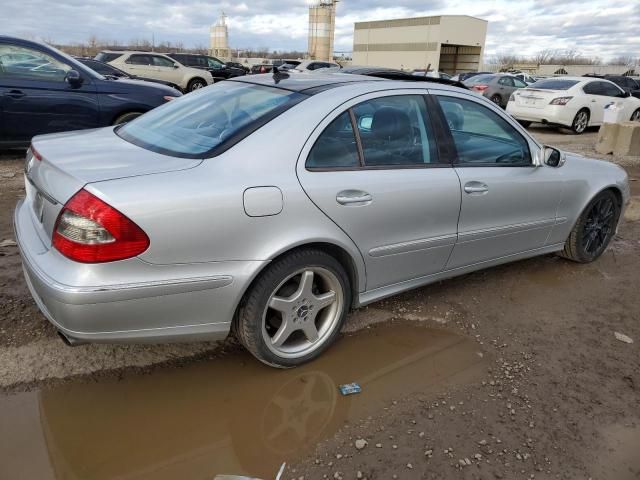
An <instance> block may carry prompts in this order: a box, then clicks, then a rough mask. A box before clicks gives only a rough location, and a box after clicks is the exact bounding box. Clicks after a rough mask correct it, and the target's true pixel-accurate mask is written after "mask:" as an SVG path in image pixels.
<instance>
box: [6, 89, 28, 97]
mask: <svg viewBox="0 0 640 480" xmlns="http://www.w3.org/2000/svg"><path fill="white" fill-rule="evenodd" d="M5 95H6V96H7V97H11V98H22V97H24V96H25V93H24V92H23V91H22V90H9V92H7V93H5Z"/></svg>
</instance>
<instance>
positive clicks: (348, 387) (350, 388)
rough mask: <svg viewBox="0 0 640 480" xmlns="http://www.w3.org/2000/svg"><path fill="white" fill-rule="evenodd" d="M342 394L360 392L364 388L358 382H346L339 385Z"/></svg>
mask: <svg viewBox="0 0 640 480" xmlns="http://www.w3.org/2000/svg"><path fill="white" fill-rule="evenodd" d="M338 388H339V389H340V393H341V394H342V395H353V394H354V393H360V392H361V391H362V389H361V388H360V385H358V384H357V383H345V384H344V385H340V386H339V387H338Z"/></svg>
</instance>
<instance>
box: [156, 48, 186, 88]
mask: <svg viewBox="0 0 640 480" xmlns="http://www.w3.org/2000/svg"><path fill="white" fill-rule="evenodd" d="M151 59H152V60H153V64H154V65H155V67H156V71H157V74H156V75H157V76H156V78H158V79H160V80H164V81H165V82H170V83H173V84H175V85H179V84H181V83H182V67H181V66H180V64H178V63H175V62H173V61H171V60H169V59H168V58H167V57H163V56H161V55H152V56H151Z"/></svg>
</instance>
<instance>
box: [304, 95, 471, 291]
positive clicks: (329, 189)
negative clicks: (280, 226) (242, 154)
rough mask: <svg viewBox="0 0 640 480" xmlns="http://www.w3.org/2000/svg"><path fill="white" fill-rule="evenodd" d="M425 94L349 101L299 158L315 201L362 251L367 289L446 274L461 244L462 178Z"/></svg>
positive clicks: (321, 128) (371, 97)
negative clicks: (439, 142)
mask: <svg viewBox="0 0 640 480" xmlns="http://www.w3.org/2000/svg"><path fill="white" fill-rule="evenodd" d="M422 93H426V91H423V90H408V91H392V92H385V93H376V94H369V95H365V96H362V97H358V99H357V100H356V99H354V100H352V101H350V102H347V103H346V104H344V105H343V106H342V107H341V108H339V109H337V110H335V111H334V112H333V113H331V114H330V115H329V116H327V117H326V118H325V120H324V121H323V122H322V123H321V124H320V125H319V127H318V129H316V131H315V132H314V134H313V135H312V136H311V137H310V138H309V140H308V141H307V143H306V145H305V147H304V149H303V151H302V153H301V156H300V159H299V161H298V166H297V171H298V178H299V179H300V182H301V184H302V187H303V188H304V190H305V191H306V193H307V195H308V196H309V198H310V199H311V200H312V201H313V202H314V203H315V204H316V205H317V206H318V208H320V209H321V210H322V211H323V212H324V213H325V214H326V215H327V216H328V217H329V218H331V219H332V220H333V221H334V222H335V223H336V224H337V225H338V226H339V227H340V228H342V230H344V231H345V232H346V233H347V235H349V236H350V237H351V239H352V240H353V241H354V243H355V244H356V245H357V246H358V248H359V249H360V252H361V253H362V257H363V258H364V261H365V264H366V268H367V290H372V289H375V288H379V287H383V286H386V285H390V284H395V283H398V282H403V281H406V280H411V279H414V278H418V277H424V276H426V275H430V274H434V273H437V272H440V271H441V270H442V269H443V268H444V266H445V264H446V262H447V259H448V258H449V255H450V254H451V251H452V249H453V245H454V244H455V241H456V235H457V232H456V230H457V222H458V214H459V209H460V182H459V180H458V177H457V176H456V174H455V172H454V171H453V168H452V167H451V165H450V163H446V159H444V158H442V156H440V155H439V153H438V150H437V146H436V141H435V133H434V132H435V130H434V128H433V125H432V122H431V112H430V111H428V109H427V107H426V103H425V99H424V96H423V95H422ZM354 133H355V135H354Z"/></svg>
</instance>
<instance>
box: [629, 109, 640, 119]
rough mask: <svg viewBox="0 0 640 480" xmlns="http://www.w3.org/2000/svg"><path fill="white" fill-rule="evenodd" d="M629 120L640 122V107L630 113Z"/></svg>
mask: <svg viewBox="0 0 640 480" xmlns="http://www.w3.org/2000/svg"><path fill="white" fill-rule="evenodd" d="M630 120H631V121H632V122H640V108H639V109H637V110H636V111H635V112H633V113H632V114H631V118H630Z"/></svg>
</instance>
